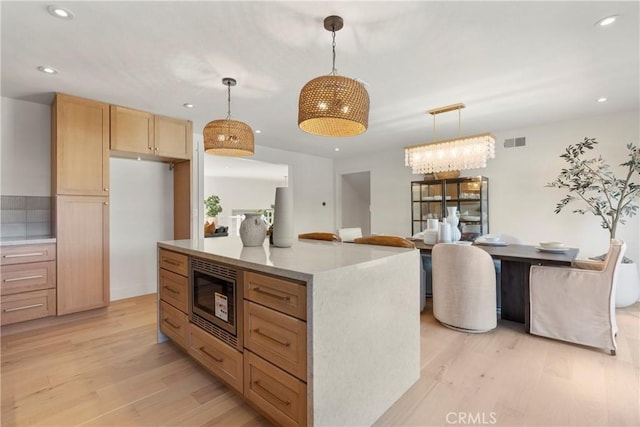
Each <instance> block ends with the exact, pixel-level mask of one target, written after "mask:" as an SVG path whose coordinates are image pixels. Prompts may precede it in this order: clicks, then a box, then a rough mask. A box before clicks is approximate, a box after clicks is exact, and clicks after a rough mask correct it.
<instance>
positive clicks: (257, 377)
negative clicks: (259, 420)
mask: <svg viewBox="0 0 640 427" xmlns="http://www.w3.org/2000/svg"><path fill="white" fill-rule="evenodd" d="M244 396H245V398H246V399H247V400H248V401H249V402H251V403H253V404H254V405H255V406H256V407H257V408H259V409H261V410H262V411H263V412H264V413H265V414H267V415H268V416H269V417H270V418H272V419H273V420H274V421H276V422H277V424H279V425H282V426H304V425H306V424H307V385H306V384H305V383H303V382H302V381H300V380H299V379H297V378H295V377H293V376H291V375H289V374H287V373H286V372H284V371H282V370H280V369H278V368H276V367H275V366H273V365H271V364H270V363H269V362H267V361H265V360H263V359H261V358H260V357H258V356H256V355H255V354H253V353H251V352H250V351H245V354H244Z"/></svg>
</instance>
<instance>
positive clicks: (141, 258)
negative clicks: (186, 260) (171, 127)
mask: <svg viewBox="0 0 640 427" xmlns="http://www.w3.org/2000/svg"><path fill="white" fill-rule="evenodd" d="M109 165H110V175H111V179H110V185H111V191H110V193H111V195H110V197H109V230H110V232H109V239H110V251H109V256H110V275H111V280H110V282H111V300H112V301H115V300H119V299H123V298H129V297H133V296H137V295H144V294H150V293H155V292H156V289H157V277H158V267H157V243H158V241H159V240H172V239H173V172H172V171H171V170H169V165H168V164H166V163H160V162H150V161H144V160H143V161H137V160H131V159H119V158H113V157H112V158H111V159H110V162H109Z"/></svg>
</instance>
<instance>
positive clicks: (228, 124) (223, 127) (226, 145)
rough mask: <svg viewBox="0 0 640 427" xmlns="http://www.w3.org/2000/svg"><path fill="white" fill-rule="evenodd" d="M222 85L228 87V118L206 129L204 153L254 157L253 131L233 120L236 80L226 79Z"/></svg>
mask: <svg viewBox="0 0 640 427" xmlns="http://www.w3.org/2000/svg"><path fill="white" fill-rule="evenodd" d="M222 84H224V85H226V86H227V118H226V119H224V120H214V121H212V122H209V123H207V125H206V126H205V127H204V130H203V132H202V133H203V134H204V151H205V152H207V153H209V154H217V155H219V156H235V157H241V156H253V151H254V144H253V130H251V128H250V127H249V125H247V124H246V123H243V122H239V121H237V120H231V86H235V85H236V80H235V79H232V78H231V77H225V78H223V79H222Z"/></svg>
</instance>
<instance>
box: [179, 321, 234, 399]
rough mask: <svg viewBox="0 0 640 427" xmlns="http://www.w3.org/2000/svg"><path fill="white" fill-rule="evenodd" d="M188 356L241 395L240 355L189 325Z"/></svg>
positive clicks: (194, 326)
mask: <svg viewBox="0 0 640 427" xmlns="http://www.w3.org/2000/svg"><path fill="white" fill-rule="evenodd" d="M189 354H190V355H191V357H193V358H194V359H196V360H197V361H198V362H200V363H201V364H202V366H204V367H205V369H207V370H208V371H210V372H211V373H212V374H214V375H216V376H217V377H219V378H220V379H221V380H223V381H224V382H226V383H227V384H229V385H230V386H231V387H233V388H234V389H236V390H237V391H239V392H240V393H242V353H240V352H239V351H238V350H236V349H234V348H232V347H229V345H227V344H225V343H223V342H222V341H220V340H219V339H217V338H215V337H214V336H212V335H209V334H208V333H206V332H205V331H203V330H202V329H200V328H198V327H197V326H196V325H194V324H193V323H191V324H189Z"/></svg>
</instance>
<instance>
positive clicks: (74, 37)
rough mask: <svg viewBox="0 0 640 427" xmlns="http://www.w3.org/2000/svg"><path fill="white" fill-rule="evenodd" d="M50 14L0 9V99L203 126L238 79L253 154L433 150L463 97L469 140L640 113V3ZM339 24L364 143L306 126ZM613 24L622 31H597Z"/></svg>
mask: <svg viewBox="0 0 640 427" xmlns="http://www.w3.org/2000/svg"><path fill="white" fill-rule="evenodd" d="M47 4H49V3H46V2H19V1H15V2H12V1H2V2H1V8H2V10H1V19H2V27H1V32H2V33H1V34H2V86H1V91H2V96H5V97H10V98H17V99H22V100H27V101H34V102H41V103H50V102H51V100H52V98H53V96H52V94H53V93H54V92H64V93H69V94H72V95H77V96H83V97H86V98H91V99H96V100H101V101H104V102H109V103H113V104H120V105H125V106H129V107H133V108H138V109H142V110H147V111H151V112H154V113H156V114H162V115H168V116H174V117H180V118H185V119H190V120H193V123H194V130H195V131H200V130H201V129H202V128H203V126H204V125H205V124H206V123H207V122H208V121H210V120H213V119H219V118H224V117H225V116H226V110H227V105H226V87H225V86H223V85H222V83H221V79H222V77H226V76H230V77H234V78H236V79H237V80H238V85H237V86H236V87H234V88H233V89H232V92H231V97H232V106H231V110H232V117H233V118H235V119H237V120H242V121H244V122H246V123H248V124H249V125H250V126H251V127H252V128H253V129H254V130H256V129H260V130H261V131H262V133H260V134H257V135H256V144H257V145H261V146H266V147H273V148H280V149H286V150H293V151H299V152H305V153H309V154H315V155H319V156H324V157H339V156H351V155H354V154H356V153H358V152H361V151H364V150H366V151H373V150H383V149H390V148H394V147H397V148H398V149H400V148H401V147H403V146H405V145H411V144H416V143H420V142H427V141H430V140H431V137H432V121H431V117H430V116H428V115H427V114H426V113H425V112H426V110H428V109H432V108H436V107H440V106H444V105H449V104H453V103H458V102H463V103H465V104H466V106H467V108H466V109H465V110H463V112H462V131H463V133H465V134H471V133H482V132H487V131H491V132H497V131H500V130H506V129H515V128H523V127H527V126H533V125H540V124H544V123H551V122H556V121H562V120H568V119H572V118H576V117H584V116H593V115H599V114H601V113H616V112H622V111H632V110H637V109H638V106H639V98H640V95H639V81H640V73H639V66H640V61H639V56H640V35H639V31H640V30H639V28H640V23H639V16H640V12H639V2H638V1H628V2H613V1H587V2H575V1H556V2H515V1H514V2H504V1H503V2H484V1H474V2H456V1H447V2H444V1H443V2H428V1H421V2H402V1H386V2H382V1H378V2H371V3H368V2H367V3H365V2H359V1H341V2H316V1H297V2H276V1H270V2H266V1H258V2H244V1H234V2H211V1H201V2H179V1H174V2H94V1H83V2H67V1H61V2H56V3H55V4H57V5H59V6H63V7H66V8H68V9H70V10H71V11H72V12H73V13H74V14H75V19H73V20H61V19H57V18H54V17H52V16H51V15H50V14H48V12H47V8H46V6H47ZM331 14H338V15H341V16H342V17H343V18H344V21H345V27H344V28H343V29H342V30H341V31H339V32H338V33H337V34H336V44H337V47H336V49H337V58H336V65H337V68H338V73H339V74H342V75H346V76H349V77H352V78H358V79H361V80H363V81H365V82H367V84H368V91H369V95H370V99H371V110H370V115H369V129H368V131H367V132H366V133H364V134H363V135H359V136H355V137H349V138H324V137H318V136H313V135H307V134H305V133H304V132H302V131H301V130H299V129H298V127H297V102H298V95H299V92H300V89H301V88H302V86H303V85H304V84H305V83H306V82H307V81H309V80H310V79H312V78H313V77H316V76H319V75H323V74H328V73H329V72H330V71H331V34H330V33H329V32H327V31H326V30H324V28H323V25H322V21H323V19H324V17H325V16H327V15H331ZM612 14H618V15H620V19H619V20H618V21H617V22H616V23H615V24H614V25H612V26H609V27H603V28H601V27H596V26H595V25H594V23H595V22H596V21H597V20H599V19H601V18H603V17H605V16H608V15H612ZM40 65H48V66H51V67H54V68H56V69H58V70H59V74H56V75H46V74H44V73H41V72H39V71H38V70H37V67H38V66H40ZM600 97H607V98H608V101H607V102H604V103H597V102H596V99H598V98H600ZM186 102H189V103H193V104H195V108H193V109H186V108H184V107H183V106H182V105H183V104H184V103H186ZM457 130H458V127H457V114H456V113H448V114H443V115H440V116H438V118H437V131H438V132H437V138H447V137H451V136H455V135H456V134H457ZM515 136H518V135H515ZM336 147H337V148H340V151H339V152H336V151H334V149H335V148H336Z"/></svg>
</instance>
